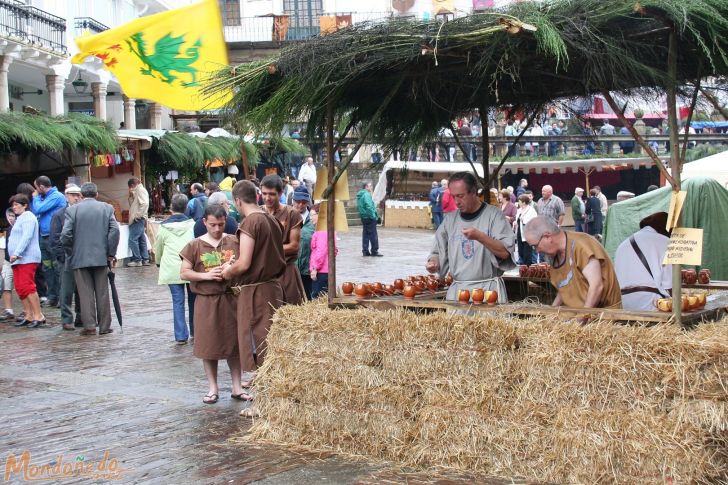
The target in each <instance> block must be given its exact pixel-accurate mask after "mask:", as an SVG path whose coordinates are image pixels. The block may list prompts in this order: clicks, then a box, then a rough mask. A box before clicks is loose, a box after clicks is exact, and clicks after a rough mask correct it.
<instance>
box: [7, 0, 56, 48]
mask: <svg viewBox="0 0 728 485" xmlns="http://www.w3.org/2000/svg"><path fill="white" fill-rule="evenodd" d="M0 37H8V38H11V39H17V40H19V41H25V42H30V43H33V44H36V45H39V46H41V47H45V48H47V49H52V50H54V51H58V52H63V53H67V52H68V50H67V48H66V19H63V18H61V17H56V16H55V15H51V14H49V13H48V12H46V11H44V10H41V9H39V8H36V7H31V6H28V5H25V4H24V3H22V2H19V1H18V0H0Z"/></svg>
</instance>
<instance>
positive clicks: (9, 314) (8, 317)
mask: <svg viewBox="0 0 728 485" xmlns="http://www.w3.org/2000/svg"><path fill="white" fill-rule="evenodd" d="M13 320H15V314H14V313H13V311H12V310H5V311H4V312H3V313H2V315H0V322H7V321H13Z"/></svg>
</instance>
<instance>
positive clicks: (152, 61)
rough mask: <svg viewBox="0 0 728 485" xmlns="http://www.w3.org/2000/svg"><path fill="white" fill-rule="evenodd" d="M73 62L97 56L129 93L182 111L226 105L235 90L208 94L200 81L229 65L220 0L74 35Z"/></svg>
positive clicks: (212, 0)
mask: <svg viewBox="0 0 728 485" xmlns="http://www.w3.org/2000/svg"><path fill="white" fill-rule="evenodd" d="M75 41H76V44H77V45H78V48H79V51H80V52H79V53H78V54H76V55H75V56H74V57H73V59H72V62H73V63H74V64H81V63H82V62H83V61H84V60H85V59H86V58H87V57H92V56H93V57H96V58H97V59H100V60H101V61H102V62H103V65H104V68H105V69H106V70H108V71H110V72H111V73H113V74H114V76H116V78H117V79H118V80H119V84H121V87H122V89H123V90H124V94H125V95H126V96H128V97H129V98H138V99H149V100H152V101H155V102H157V103H160V104H162V105H164V106H168V107H170V108H173V109H180V110H202V109H214V108H221V107H223V106H224V105H225V104H226V103H227V101H228V100H229V99H230V96H231V93H226V94H224V95H221V96H217V97H215V98H209V97H208V98H205V97H203V96H202V93H201V86H202V85H203V82H204V80H205V79H207V78H208V77H209V76H210V74H211V73H213V72H214V71H216V70H218V69H220V68H222V67H224V66H226V65H227V64H228V59H227V48H226V46H225V38H224V36H223V28H222V19H221V17H220V9H219V6H218V2H217V0H204V1H202V2H199V3H195V4H192V5H188V6H186V7H182V8H178V9H174V10H169V11H167V12H161V13H158V14H154V15H149V16H147V17H141V18H139V19H136V20H133V21H131V22H128V23H126V24H124V25H122V26H120V27H116V28H114V29H110V30H106V31H104V32H101V33H100V34H96V35H89V36H81V37H77V38H76V39H75Z"/></svg>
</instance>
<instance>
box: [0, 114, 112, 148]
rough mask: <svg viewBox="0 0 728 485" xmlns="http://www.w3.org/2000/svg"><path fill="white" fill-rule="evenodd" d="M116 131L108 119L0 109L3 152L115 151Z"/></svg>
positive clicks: (0, 144) (0, 134) (0, 146)
mask: <svg viewBox="0 0 728 485" xmlns="http://www.w3.org/2000/svg"><path fill="white" fill-rule="evenodd" d="M118 147H119V140H118V139H117V138H116V132H115V131H114V129H113V128H112V127H111V125H109V124H108V123H104V122H102V121H99V120H98V119H96V118H94V117H92V116H88V115H83V114H74V113H70V114H68V115H66V116H62V117H60V116H59V117H50V116H45V115H36V114H27V113H15V112H8V113H0V152H5V153H9V152H17V151H24V152H62V151H63V150H67V149H70V150H74V149H81V150H93V151H95V152H99V153H114V152H116V151H117V149H118Z"/></svg>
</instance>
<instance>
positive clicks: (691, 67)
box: [207, 0, 728, 146]
mask: <svg viewBox="0 0 728 485" xmlns="http://www.w3.org/2000/svg"><path fill="white" fill-rule="evenodd" d="M672 26H674V28H675V30H676V32H677V36H678V43H679V48H680V52H679V58H678V80H677V81H678V82H683V81H690V80H695V79H696V78H698V77H705V76H709V75H724V74H728V55H727V53H728V2H726V1H725V0H689V1H686V0H640V1H639V2H637V1H624V0H553V1H543V2H521V3H515V4H512V5H510V6H508V7H507V8H504V9H501V10H489V11H484V12H478V13H474V14H472V15H469V16H467V17H462V18H457V19H455V20H452V21H449V22H445V23H441V22H439V21H436V20H431V21H420V20H407V19H394V20H391V21H387V22H385V23H369V24H367V23H365V24H359V25H355V26H352V27H350V28H346V29H343V30H340V31H338V32H335V33H332V34H329V35H326V36H323V37H319V38H315V39H312V40H310V41H307V42H305V43H302V44H297V45H294V46H291V47H288V48H286V49H284V50H283V51H282V52H281V53H280V55H279V56H278V57H277V58H274V59H270V60H265V61H260V62H256V63H252V64H247V65H242V66H236V67H233V68H229V69H226V70H224V71H221V72H219V73H218V75H217V76H216V77H215V78H214V79H212V80H211V81H210V83H209V85H208V86H207V91H208V93H215V92H217V91H220V90H225V89H230V88H233V89H234V91H235V96H234V98H233V100H232V102H231V104H230V106H229V113H230V114H231V115H232V116H233V117H235V118H237V119H244V120H245V121H247V122H249V123H251V124H252V125H253V126H256V127H258V128H259V129H265V130H266V131H268V132H277V131H278V130H280V129H281V127H282V126H283V125H284V124H285V122H287V121H289V120H291V119H300V118H305V119H308V120H309V123H308V127H307V129H308V133H307V135H308V137H310V138H313V137H314V136H315V135H316V134H317V133H320V130H321V129H322V128H323V127H324V126H325V120H326V115H327V109H328V108H329V107H330V108H331V109H333V111H334V115H335V117H336V118H337V119H343V118H345V117H349V116H350V117H351V118H350V119H353V120H354V121H355V122H356V121H361V122H364V123H366V122H367V121H369V120H371V119H372V118H373V117H374V118H375V119H376V118H377V117H376V116H374V114H375V112H376V110H377V109H378V108H379V107H380V105H382V102H383V99H385V98H387V93H390V95H391V96H392V97H391V102H389V103H388V105H387V106H386V107H384V109H383V112H382V113H381V116H380V117H379V118H378V119H376V122H375V123H373V130H372V132H371V134H372V136H373V138H375V139H377V140H379V141H380V142H384V143H386V144H387V145H391V146H397V145H402V144H407V143H414V142H419V141H422V140H425V139H428V138H432V137H434V136H435V135H436V133H437V132H438V130H439V129H440V128H442V127H444V126H449V124H450V121H451V120H452V119H453V118H454V117H455V116H456V115H458V114H459V113H463V112H465V111H467V110H471V109H473V108H489V107H501V106H520V107H525V108H529V107H535V106H539V105H541V104H542V103H545V102H548V101H551V100H554V99H559V98H569V97H577V96H586V95H591V94H593V93H596V92H600V91H601V90H604V89H607V90H610V91H622V92H634V91H640V92H641V94H658V93H661V92H663V88H664V87H665V83H667V82H669V79H668V76H667V53H668V36H669V33H670V30H671V28H672Z"/></svg>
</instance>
